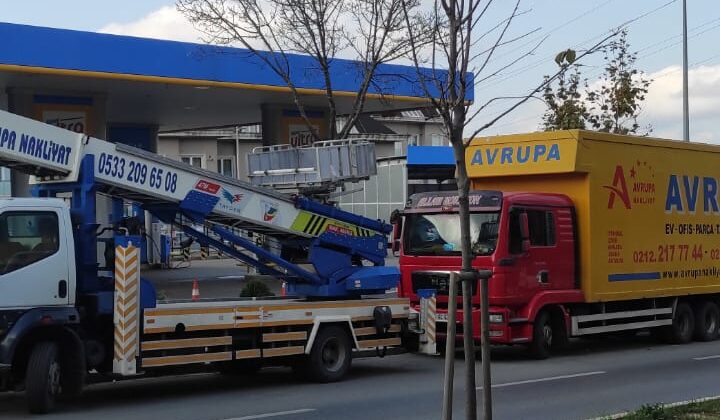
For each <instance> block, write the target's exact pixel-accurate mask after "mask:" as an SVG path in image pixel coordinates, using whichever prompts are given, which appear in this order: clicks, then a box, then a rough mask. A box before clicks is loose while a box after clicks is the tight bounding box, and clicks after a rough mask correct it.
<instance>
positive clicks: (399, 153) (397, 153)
mask: <svg viewBox="0 0 720 420" xmlns="http://www.w3.org/2000/svg"><path fill="white" fill-rule="evenodd" d="M393 145H394V146H395V156H402V155H404V154H405V153H404V152H403V149H404V147H403V146H404V145H403V142H402V141H396V142H395V143H393Z"/></svg>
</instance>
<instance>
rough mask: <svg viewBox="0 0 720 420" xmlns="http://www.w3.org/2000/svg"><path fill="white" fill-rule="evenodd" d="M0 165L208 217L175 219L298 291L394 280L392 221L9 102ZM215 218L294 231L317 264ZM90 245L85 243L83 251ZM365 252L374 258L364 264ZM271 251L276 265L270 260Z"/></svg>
mask: <svg viewBox="0 0 720 420" xmlns="http://www.w3.org/2000/svg"><path fill="white" fill-rule="evenodd" d="M0 166H6V167H11V168H13V169H16V170H19V171H22V172H25V173H28V174H31V175H33V177H32V178H31V183H32V184H35V188H34V193H35V194H36V195H38V196H54V195H55V194H57V193H59V192H67V191H74V192H78V191H79V190H82V191H84V192H85V193H87V194H92V195H94V193H95V192H97V193H102V194H106V195H109V196H112V197H115V198H121V199H124V200H127V201H132V202H137V203H141V204H142V205H143V207H144V208H145V209H146V210H148V211H150V212H151V213H153V214H154V215H156V216H157V217H158V218H160V219H161V220H163V221H165V222H167V223H175V224H178V223H179V222H178V221H179V220H181V219H182V217H181V216H184V217H186V218H190V219H191V220H193V222H195V223H203V222H212V223H211V225H212V231H213V233H214V236H213V237H210V236H205V235H203V234H202V233H200V232H197V231H196V230H194V229H192V228H190V227H188V226H183V225H181V224H180V225H179V226H180V227H181V228H182V229H183V230H184V231H185V233H186V234H188V235H191V236H194V237H196V238H197V239H198V240H199V241H200V242H202V243H208V244H209V245H210V246H215V247H217V248H220V249H221V250H222V251H223V252H227V253H228V254H230V255H232V256H234V257H236V258H239V259H242V260H243V261H245V262H247V263H249V264H252V265H255V266H257V267H258V268H260V269H261V270H263V271H264V272H268V273H271V274H275V275H278V276H282V277H284V278H286V279H287V280H288V283H289V292H291V293H294V294H298V295H304V296H322V297H344V296H353V295H360V294H370V293H381V292H384V291H385V290H387V289H389V288H391V287H394V286H395V285H396V284H397V282H398V280H399V272H398V270H397V269H396V268H395V267H384V259H385V256H386V254H387V249H386V247H387V240H386V237H385V235H387V234H388V233H389V232H390V231H391V227H390V226H389V225H387V224H385V223H382V222H380V221H376V220H371V219H368V218H365V217H361V216H358V215H355V214H352V213H348V212H346V211H343V210H340V209H338V208H336V207H334V206H331V205H326V204H321V203H318V202H315V201H313V200H311V199H309V198H307V197H302V196H289V195H285V194H281V193H278V192H276V191H273V190H271V189H267V188H263V187H258V186H253V185H250V184H249V183H245V182H242V181H239V180H237V179H233V178H228V177H225V176H222V175H219V174H217V173H213V172H209V171H205V170H201V169H198V168H194V167H192V166H190V165H186V164H183V163H181V162H177V161H174V160H170V159H167V158H164V157H161V156H158V155H156V154H153V153H150V152H146V151H143V150H140V149H136V148H133V147H130V146H125V145H122V144H115V143H111V142H107V141H103V140H99V139H96V138H92V137H88V136H85V135H83V134H77V133H73V132H71V131H67V130H64V129H61V128H58V127H54V126H51V125H47V124H44V123H41V122H38V121H34V120H31V119H28V118H24V117H20V116H17V115H14V114H11V113H8V112H5V111H0ZM93 200H94V199H93ZM80 201H81V202H82V201H83V200H80ZM75 210H76V212H77V213H79V214H85V215H86V217H85V218H84V219H85V220H84V223H85V224H86V225H88V229H89V228H90V225H93V224H94V223H95V221H94V220H90V219H91V218H94V212H93V214H92V216H90V215H89V214H88V209H87V208H85V209H83V208H80V207H78V208H76V209H75ZM76 216H77V215H76ZM219 225H225V226H233V227H240V228H244V229H247V230H249V231H254V232H258V233H261V234H264V235H269V236H273V237H276V238H277V239H278V240H280V241H281V242H282V241H284V240H292V241H294V242H298V241H300V242H301V243H304V244H305V246H306V247H307V248H308V249H309V260H310V263H311V264H312V266H313V268H314V271H311V270H306V269H304V268H302V267H300V266H298V265H296V264H293V263H290V262H288V261H286V260H284V259H281V258H280V257H278V256H276V255H274V254H272V253H269V252H267V251H265V250H263V249H262V248H260V247H258V246H256V245H255V244H254V243H253V242H252V241H248V240H247V239H245V238H241V237H238V236H236V235H234V234H233V233H231V232H230V231H229V230H227V229H224V228H223V227H222V226H219ZM218 238H219V239H218ZM224 241H226V242H229V243H231V244H233V245H235V246H236V247H240V248H244V249H246V250H248V251H250V252H251V253H253V254H255V255H256V258H252V257H250V256H248V254H247V253H242V252H239V251H237V249H236V247H235V246H233V247H229V246H227V245H226V243H225V242H224ZM90 254H91V251H90V250H89V249H88V250H87V254H86V255H90ZM362 260H366V261H369V262H370V263H371V264H372V266H363V265H362V264H361V263H360V261H362ZM263 261H265V262H263ZM268 261H269V262H273V263H275V265H276V266H277V267H279V269H273V268H269V267H268V266H267V264H266V262H268ZM89 263H90V262H88V264H89Z"/></svg>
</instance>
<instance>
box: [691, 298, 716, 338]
mask: <svg viewBox="0 0 720 420" xmlns="http://www.w3.org/2000/svg"><path fill="white" fill-rule="evenodd" d="M719 327H720V309H718V306H717V305H716V304H715V303H714V302H710V301H705V302H702V303H700V305H699V306H698V307H697V309H696V312H695V339H696V340H698V341H713V340H717V338H718V328H719Z"/></svg>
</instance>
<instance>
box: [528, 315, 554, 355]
mask: <svg viewBox="0 0 720 420" xmlns="http://www.w3.org/2000/svg"><path fill="white" fill-rule="evenodd" d="M553 332H554V331H553V325H552V319H551V318H550V314H549V313H548V312H547V311H541V312H540V313H539V314H537V316H536V317H535V323H534V324H533V340H532V342H531V343H530V354H531V355H532V357H534V358H536V359H547V358H548V357H550V350H551V349H552V346H553Z"/></svg>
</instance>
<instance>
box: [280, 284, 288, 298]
mask: <svg viewBox="0 0 720 420" xmlns="http://www.w3.org/2000/svg"><path fill="white" fill-rule="evenodd" d="M280 296H287V282H286V281H284V282H282V283H281V284H280Z"/></svg>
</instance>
